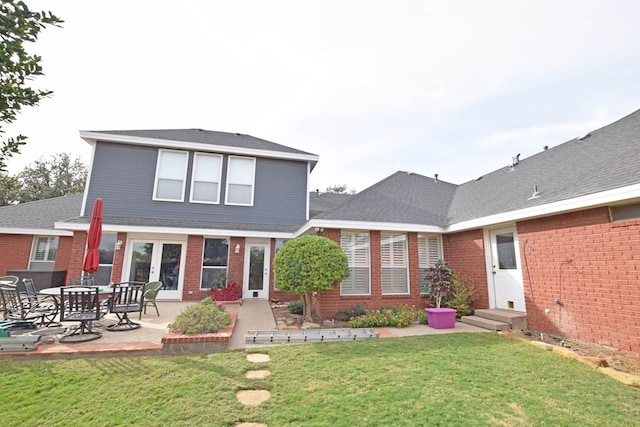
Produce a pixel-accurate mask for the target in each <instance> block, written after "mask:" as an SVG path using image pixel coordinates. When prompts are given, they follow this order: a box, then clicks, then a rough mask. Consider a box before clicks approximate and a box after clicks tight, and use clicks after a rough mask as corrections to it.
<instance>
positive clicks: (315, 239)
mask: <svg viewBox="0 0 640 427" xmlns="http://www.w3.org/2000/svg"><path fill="white" fill-rule="evenodd" d="M273 272H274V277H275V286H276V287H277V288H278V289H280V290H283V291H286V292H289V293H292V294H296V295H302V296H303V303H304V310H303V316H302V317H303V320H305V321H310V320H312V319H311V297H312V294H313V293H314V292H321V291H327V290H330V289H331V288H333V286H334V285H335V284H337V283H340V282H341V281H342V280H343V279H344V278H345V277H347V275H348V274H349V263H348V261H347V256H346V255H345V253H344V251H343V250H342V248H341V247H340V246H339V245H338V244H337V243H335V242H334V241H332V240H329V239H327V238H326V237H320V236H312V235H304V236H300V237H297V238H295V239H293V240H289V241H288V242H287V243H285V244H284V246H282V248H280V250H279V251H278V252H277V253H276V256H275V258H274V260H273Z"/></svg>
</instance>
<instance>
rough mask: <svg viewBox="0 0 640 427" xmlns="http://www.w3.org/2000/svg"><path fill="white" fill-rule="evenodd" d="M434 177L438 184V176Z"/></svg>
mask: <svg viewBox="0 0 640 427" xmlns="http://www.w3.org/2000/svg"><path fill="white" fill-rule="evenodd" d="M434 177H435V181H436V182H438V174H435V175H434Z"/></svg>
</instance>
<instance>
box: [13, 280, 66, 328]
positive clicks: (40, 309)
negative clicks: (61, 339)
mask: <svg viewBox="0 0 640 427" xmlns="http://www.w3.org/2000/svg"><path fill="white" fill-rule="evenodd" d="M0 296H1V297H2V306H3V314H4V319H5V320H9V321H11V320H12V321H20V322H30V323H33V324H34V326H36V327H44V326H49V325H50V324H51V322H52V321H53V319H54V318H55V316H56V315H57V314H58V302H57V301H56V299H55V298H48V299H46V300H45V299H42V300H36V301H30V300H29V299H28V298H27V297H26V296H25V293H24V292H20V291H19V290H18V283H16V284H15V285H11V284H0Z"/></svg>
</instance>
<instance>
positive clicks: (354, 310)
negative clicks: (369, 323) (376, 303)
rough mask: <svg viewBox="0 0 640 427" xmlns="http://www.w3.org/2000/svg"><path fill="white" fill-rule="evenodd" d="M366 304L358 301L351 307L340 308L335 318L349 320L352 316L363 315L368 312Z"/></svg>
mask: <svg viewBox="0 0 640 427" xmlns="http://www.w3.org/2000/svg"><path fill="white" fill-rule="evenodd" d="M366 306H367V305H366V304H361V303H356V304H354V305H353V306H352V307H351V308H350V309H347V310H340V311H339V312H338V313H337V314H336V315H335V318H336V319H337V320H349V319H351V318H352V317H358V316H362V315H363V314H366V313H367V308H366Z"/></svg>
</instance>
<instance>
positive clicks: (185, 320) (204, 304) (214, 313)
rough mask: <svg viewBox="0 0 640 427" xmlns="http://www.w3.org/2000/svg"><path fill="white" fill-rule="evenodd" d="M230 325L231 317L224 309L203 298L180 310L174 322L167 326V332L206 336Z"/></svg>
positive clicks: (209, 299)
mask: <svg viewBox="0 0 640 427" xmlns="http://www.w3.org/2000/svg"><path fill="white" fill-rule="evenodd" d="M230 325H231V316H230V315H229V313H227V312H226V311H225V309H224V307H219V306H218V305H217V304H216V303H215V302H213V301H212V300H211V298H205V299H203V300H202V301H200V302H199V303H197V304H193V305H190V306H188V307H186V308H185V309H184V310H182V312H181V313H180V314H178V316H177V317H176V320H175V321H174V322H173V323H171V324H169V330H170V331H171V332H177V333H181V334H188V335H192V334H207V333H212V332H218V330H219V329H221V328H226V327H228V326H230Z"/></svg>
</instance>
